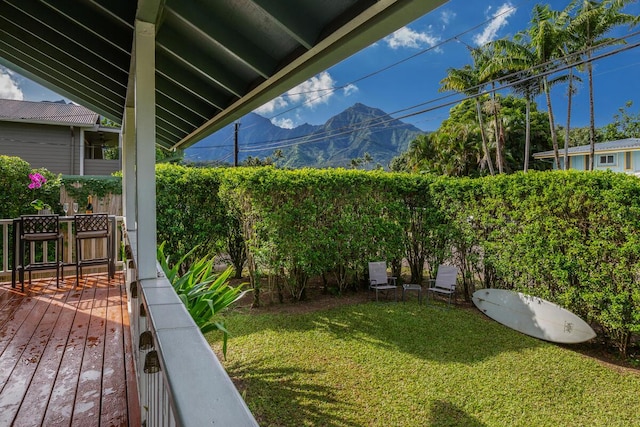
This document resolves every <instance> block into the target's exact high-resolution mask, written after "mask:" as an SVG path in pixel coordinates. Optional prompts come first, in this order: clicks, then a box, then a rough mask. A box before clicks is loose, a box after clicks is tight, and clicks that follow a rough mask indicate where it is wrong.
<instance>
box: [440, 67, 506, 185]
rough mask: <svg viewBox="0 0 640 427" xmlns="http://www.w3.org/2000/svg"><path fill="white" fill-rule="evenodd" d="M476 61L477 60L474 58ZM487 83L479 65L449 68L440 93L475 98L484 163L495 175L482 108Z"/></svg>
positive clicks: (441, 83) (442, 81)
mask: <svg viewBox="0 0 640 427" xmlns="http://www.w3.org/2000/svg"><path fill="white" fill-rule="evenodd" d="M474 59H476V58H475V57H474ZM478 59H479V57H478ZM486 83H487V82H486V81H485V80H481V77H480V69H479V65H478V64H475V63H474V65H473V66H471V65H465V66H464V67H462V68H449V69H448V70H447V77H445V78H444V79H442V80H441V81H440V85H441V87H440V89H439V91H440V92H445V91H448V90H453V91H456V92H459V93H463V94H465V95H471V96H475V97H474V100H475V105H476V115H477V116H476V117H477V120H478V128H479V130H480V136H481V137H482V152H483V155H484V157H483V161H484V162H486V164H487V167H488V168H489V173H490V174H491V175H493V174H494V171H493V161H492V160H491V153H490V151H489V146H488V145H487V137H486V135H485V132H484V123H483V120H482V107H481V100H482V97H481V93H482V88H483V87H484V86H485V85H486Z"/></svg>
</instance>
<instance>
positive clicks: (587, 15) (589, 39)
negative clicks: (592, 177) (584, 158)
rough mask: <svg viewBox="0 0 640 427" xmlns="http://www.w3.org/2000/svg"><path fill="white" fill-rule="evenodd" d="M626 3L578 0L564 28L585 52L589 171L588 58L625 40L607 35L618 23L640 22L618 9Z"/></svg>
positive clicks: (591, 152) (593, 136) (591, 158)
mask: <svg viewBox="0 0 640 427" xmlns="http://www.w3.org/2000/svg"><path fill="white" fill-rule="evenodd" d="M629 3H631V0H605V1H602V2H597V1H593V0H582V1H581V2H580V5H579V6H578V9H577V11H576V16H575V18H574V19H573V20H572V21H571V23H570V24H569V27H568V31H569V33H571V34H575V35H576V37H577V38H578V39H579V40H580V41H581V43H582V48H583V51H584V52H585V55H586V64H587V77H588V84H589V132H590V133H589V136H590V138H589V170H593V162H594V158H595V139H596V127H595V114H594V101H593V64H592V62H591V58H592V56H593V53H594V52H595V51H596V50H599V49H603V48H605V47H608V46H611V45H613V44H621V43H625V42H624V40H622V39H615V38H610V37H607V35H608V34H609V33H610V32H611V31H612V30H613V29H614V28H616V27H618V26H621V25H630V26H633V25H636V24H638V23H639V22H640V17H638V16H634V15H630V14H626V13H622V12H621V11H622V9H623V8H624V7H625V6H626V5H627V4H629Z"/></svg>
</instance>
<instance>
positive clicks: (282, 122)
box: [271, 118, 296, 129]
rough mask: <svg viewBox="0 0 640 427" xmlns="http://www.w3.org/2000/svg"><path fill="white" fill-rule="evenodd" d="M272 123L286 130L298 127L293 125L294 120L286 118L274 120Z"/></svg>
mask: <svg viewBox="0 0 640 427" xmlns="http://www.w3.org/2000/svg"><path fill="white" fill-rule="evenodd" d="M271 123H273V124H274V125H276V126H278V127H281V128H284V129H293V128H294V127H296V126H295V124H294V123H293V120H291V119H285V118H282V119H277V118H273V119H271Z"/></svg>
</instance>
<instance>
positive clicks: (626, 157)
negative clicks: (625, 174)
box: [624, 151, 633, 170]
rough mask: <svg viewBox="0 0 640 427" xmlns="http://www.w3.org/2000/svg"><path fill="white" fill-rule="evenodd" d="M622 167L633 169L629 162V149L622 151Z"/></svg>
mask: <svg viewBox="0 0 640 427" xmlns="http://www.w3.org/2000/svg"><path fill="white" fill-rule="evenodd" d="M624 169H625V170H631V169H633V164H632V162H631V152H630V151H626V152H625V153H624Z"/></svg>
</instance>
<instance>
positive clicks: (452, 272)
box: [425, 265, 458, 306]
mask: <svg viewBox="0 0 640 427" xmlns="http://www.w3.org/2000/svg"><path fill="white" fill-rule="evenodd" d="M457 279H458V267H455V266H453V265H440V266H438V274H437V275H436V279H435V280H433V279H431V281H432V283H431V286H430V287H429V288H427V298H426V303H425V304H429V294H430V293H431V292H433V293H436V294H440V295H448V296H449V306H451V296H452V295H455V293H456V281H457Z"/></svg>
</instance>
